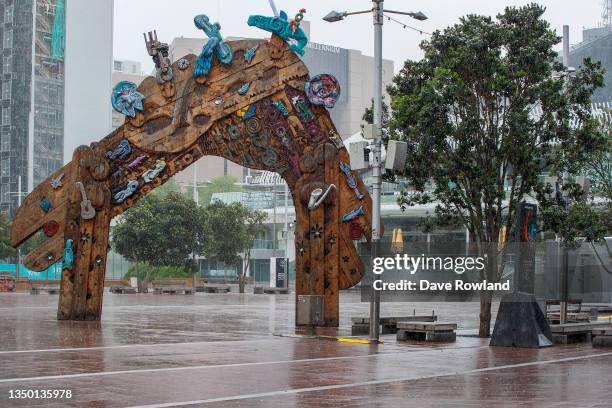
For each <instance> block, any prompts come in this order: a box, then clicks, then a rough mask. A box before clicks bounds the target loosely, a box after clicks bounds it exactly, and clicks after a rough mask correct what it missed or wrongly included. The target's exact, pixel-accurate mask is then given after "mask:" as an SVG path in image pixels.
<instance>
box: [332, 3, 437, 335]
mask: <svg viewBox="0 0 612 408" xmlns="http://www.w3.org/2000/svg"><path fill="white" fill-rule="evenodd" d="M383 4H384V0H372V5H373V7H372V9H371V10H363V11H353V12H348V11H342V12H339V11H335V10H334V11H331V12H329V13H328V14H327V15H326V16H325V17H323V20H325V21H327V22H328V23H335V22H338V21H342V20H344V19H345V18H346V17H348V16H352V15H356V14H366V13H372V14H373V17H374V64H375V68H374V131H375V139H374V151H373V154H374V163H372V176H373V182H372V263H373V262H374V258H376V257H377V256H378V250H379V246H380V231H381V226H380V204H381V202H380V196H381V187H382V177H381V175H382V163H381V162H382V158H381V151H382V122H383V120H382V95H383V84H382V76H383V59H382V37H383V22H384V17H385V15H384V13H391V14H403V15H407V16H410V17H412V18H414V19H415V20H419V21H424V20H427V16H426V15H425V14H423V13H421V12H417V13H414V12H403V11H394V10H385V9H384V6H383ZM371 266H373V264H372V265H371ZM370 269H371V270H370V275H371V276H372V282H373V278H374V274H373V267H372V268H370ZM379 337H380V292H379V291H376V290H374V288H373V287H372V295H371V296H370V342H372V343H374V342H378V339H379Z"/></svg>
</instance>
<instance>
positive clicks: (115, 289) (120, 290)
mask: <svg viewBox="0 0 612 408" xmlns="http://www.w3.org/2000/svg"><path fill="white" fill-rule="evenodd" d="M109 290H110V292H111V293H116V294H118V295H128V294H132V295H133V294H135V293H137V290H136V288H133V287H131V286H111V287H110V289H109Z"/></svg>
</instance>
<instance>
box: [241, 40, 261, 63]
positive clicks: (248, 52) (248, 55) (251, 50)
mask: <svg viewBox="0 0 612 408" xmlns="http://www.w3.org/2000/svg"><path fill="white" fill-rule="evenodd" d="M258 48H259V44H257V45H256V46H254V47H253V48H249V49H248V50H246V51H245V53H244V60H245V61H246V62H247V64H250V63H251V62H252V61H253V58H254V57H255V53H256V52H257V49H258Z"/></svg>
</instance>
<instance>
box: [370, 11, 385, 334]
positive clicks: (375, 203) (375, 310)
mask: <svg viewBox="0 0 612 408" xmlns="http://www.w3.org/2000/svg"><path fill="white" fill-rule="evenodd" d="M383 3H384V1H383V0H374V1H373V10H372V12H373V17H374V131H375V132H376V133H375V139H374V152H373V153H374V160H373V161H374V163H372V178H373V181H372V262H374V259H375V258H376V257H377V256H378V248H379V244H380V204H381V203H380V195H381V194H380V190H381V186H382V177H381V172H382V171H381V150H382V147H381V146H382V91H383V89H382V75H383V72H382V64H383V61H382V36H383V32H382V30H383V22H384V19H383ZM370 274H371V275H372V282H373V280H374V276H373V268H370ZM379 338H380V292H379V291H377V290H374V287H372V293H371V295H370V341H372V342H378V340H379Z"/></svg>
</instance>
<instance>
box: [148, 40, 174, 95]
mask: <svg viewBox="0 0 612 408" xmlns="http://www.w3.org/2000/svg"><path fill="white" fill-rule="evenodd" d="M143 36H144V39H145V44H146V45H147V51H148V53H149V55H150V56H151V57H153V62H154V63H155V69H156V74H155V76H156V78H157V81H158V82H159V83H160V84H163V83H166V82H169V81H172V79H173V78H174V72H173V71H172V62H171V61H170V58H168V51H169V49H170V47H169V46H168V44H166V43H163V42H161V41H159V40H158V39H157V31H153V32H149V33H148V38H147V34H143Z"/></svg>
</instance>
